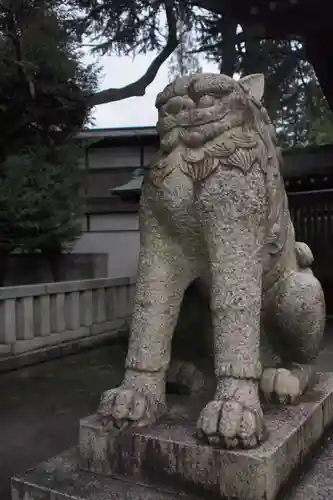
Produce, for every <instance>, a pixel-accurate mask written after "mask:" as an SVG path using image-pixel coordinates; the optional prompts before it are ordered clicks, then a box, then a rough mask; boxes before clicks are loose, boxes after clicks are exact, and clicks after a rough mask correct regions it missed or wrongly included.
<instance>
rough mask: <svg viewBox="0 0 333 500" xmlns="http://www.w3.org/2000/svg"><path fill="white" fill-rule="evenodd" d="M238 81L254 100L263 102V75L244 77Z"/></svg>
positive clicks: (256, 74)
mask: <svg viewBox="0 0 333 500" xmlns="http://www.w3.org/2000/svg"><path fill="white" fill-rule="evenodd" d="M238 81H239V83H241V84H242V86H243V87H244V89H245V90H247V92H248V93H249V94H250V95H251V96H252V97H254V99H256V100H257V101H261V99H262V97H263V95H264V89H265V77H264V75H263V74H262V73H255V74H253V75H248V76H244V78H240V80H238Z"/></svg>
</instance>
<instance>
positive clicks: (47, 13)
mask: <svg viewBox="0 0 333 500" xmlns="http://www.w3.org/2000/svg"><path fill="white" fill-rule="evenodd" d="M67 16H68V15H67V14H66V12H64V11H63V10H61V9H60V8H59V6H58V4H57V2H56V1H55V0H54V1H51V0H11V1H9V0H3V1H2V2H1V6H0V48H1V50H0V150H1V153H2V156H3V157H5V156H6V155H7V154H11V152H12V151H13V150H14V151H15V150H16V149H17V147H21V146H26V145H32V144H39V143H42V144H44V145H47V144H49V145H54V144H61V143H63V142H64V141H65V140H66V139H67V138H68V137H71V136H72V135H73V133H75V132H76V131H77V130H78V129H80V128H81V127H82V125H83V124H84V123H85V122H86V120H87V118H88V117H89V111H90V110H89V106H88V104H87V99H86V97H87V95H88V94H90V93H92V92H93V91H94V90H95V88H96V85H97V76H98V71H97V70H96V69H95V68H94V67H89V66H88V67H86V66H84V65H83V64H82V62H81V56H82V54H81V53H80V51H79V50H78V47H77V44H76V43H75V39H74V37H73V35H72V34H70V33H69V32H68V30H67V24H66V23H67ZM13 96H15V98H14V99H13Z"/></svg>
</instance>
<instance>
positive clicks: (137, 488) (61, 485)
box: [11, 448, 198, 500]
mask: <svg viewBox="0 0 333 500" xmlns="http://www.w3.org/2000/svg"><path fill="white" fill-rule="evenodd" d="M78 458H79V454H78V450H77V449H76V448H75V449H71V450H68V451H67V452H65V453H63V454H62V455H59V456H57V457H55V458H53V459H51V460H49V461H47V462H44V463H42V464H40V465H38V466H37V467H36V468H35V469H33V470H31V471H29V472H27V473H25V474H23V475H22V476H17V477H14V478H12V486H11V490H12V500H23V499H24V500H125V499H126V500H179V494H177V493H176V492H175V491H173V490H171V489H169V490H164V491H163V490H158V489H155V488H151V487H148V486H145V485H142V484H138V483H136V484H134V483H133V482H130V481H128V480H122V479H119V478H110V477H102V476H97V475H94V474H91V473H88V472H84V471H82V470H80V468H79V466H78ZM182 499H183V500H198V498H195V497H193V496H186V495H182Z"/></svg>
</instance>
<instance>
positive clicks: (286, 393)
mask: <svg viewBox="0 0 333 500" xmlns="http://www.w3.org/2000/svg"><path fill="white" fill-rule="evenodd" d="M260 390H261V392H262V394H263V396H264V398H265V400H266V401H267V402H272V403H276V402H278V403H281V404H292V405H294V404H297V403H298V401H299V398H300V396H301V395H302V387H301V382H300V379H299V378H298V377H297V376H296V375H295V374H293V373H292V372H291V371H290V370H286V369H285V368H267V369H266V370H264V372H263V374H262V376H261V380H260Z"/></svg>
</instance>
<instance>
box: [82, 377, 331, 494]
mask: <svg viewBox="0 0 333 500" xmlns="http://www.w3.org/2000/svg"><path fill="white" fill-rule="evenodd" d="M192 400H193V398H192ZM192 400H191V402H187V403H186V402H185V403H184V398H183V399H180V400H179V401H178V403H177V404H173V406H172V407H171V408H170V412H169V414H168V415H167V416H166V417H165V418H163V419H161V420H160V421H159V422H157V423H156V424H154V425H153V426H151V427H149V428H146V429H139V430H138V429H136V430H135V429H132V430H130V431H127V432H124V433H121V434H118V435H114V434H112V433H107V432H105V430H104V429H103V427H102V426H101V425H100V424H99V423H98V421H97V420H96V417H95V416H91V417H88V418H87V419H84V420H82V421H81V425H80V455H81V465H82V467H83V468H84V469H85V470H87V471H90V472H93V473H97V474H104V475H106V476H107V475H111V474H121V475H122V476H123V477H128V478H131V480H135V481H142V482H145V483H149V484H155V485H156V484H158V485H164V486H168V485H173V486H176V487H177V488H178V489H179V490H184V491H187V492H188V493H189V494H205V495H207V494H208V496H210V495H211V496H213V497H214V498H215V497H217V498H226V499H232V500H263V499H265V500H272V499H274V498H275V497H276V495H277V493H278V491H279V490H280V488H281V486H282V485H283V484H284V483H286V481H287V480H288V478H289V476H290V474H291V472H292V471H293V470H294V469H295V467H297V466H299V465H300V464H301V463H302V461H303V459H304V457H305V455H306V454H307V453H308V452H309V450H310V448H311V446H312V445H314V444H315V443H316V442H318V440H319V439H320V437H321V435H322V434H323V431H324V429H325V427H327V425H328V424H330V423H331V422H332V420H333V374H331V373H325V374H319V375H318V380H317V383H316V384H315V385H314V387H313V388H312V389H311V390H309V391H308V392H307V393H306V395H304V397H303V399H302V401H301V403H300V404H299V405H298V406H294V407H292V406H287V407H276V406H275V407H267V408H265V416H266V423H267V427H268V430H269V438H268V440H267V441H266V442H265V443H264V444H263V445H262V446H260V447H259V448H256V449H254V450H246V451H227V450H220V449H218V448H215V447H212V446H205V445H202V444H200V443H198V442H197V440H196V438H195V422H196V419H197V416H198V413H199V410H200V408H201V407H202V405H203V404H204V402H201V401H194V402H193V401H192Z"/></svg>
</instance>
